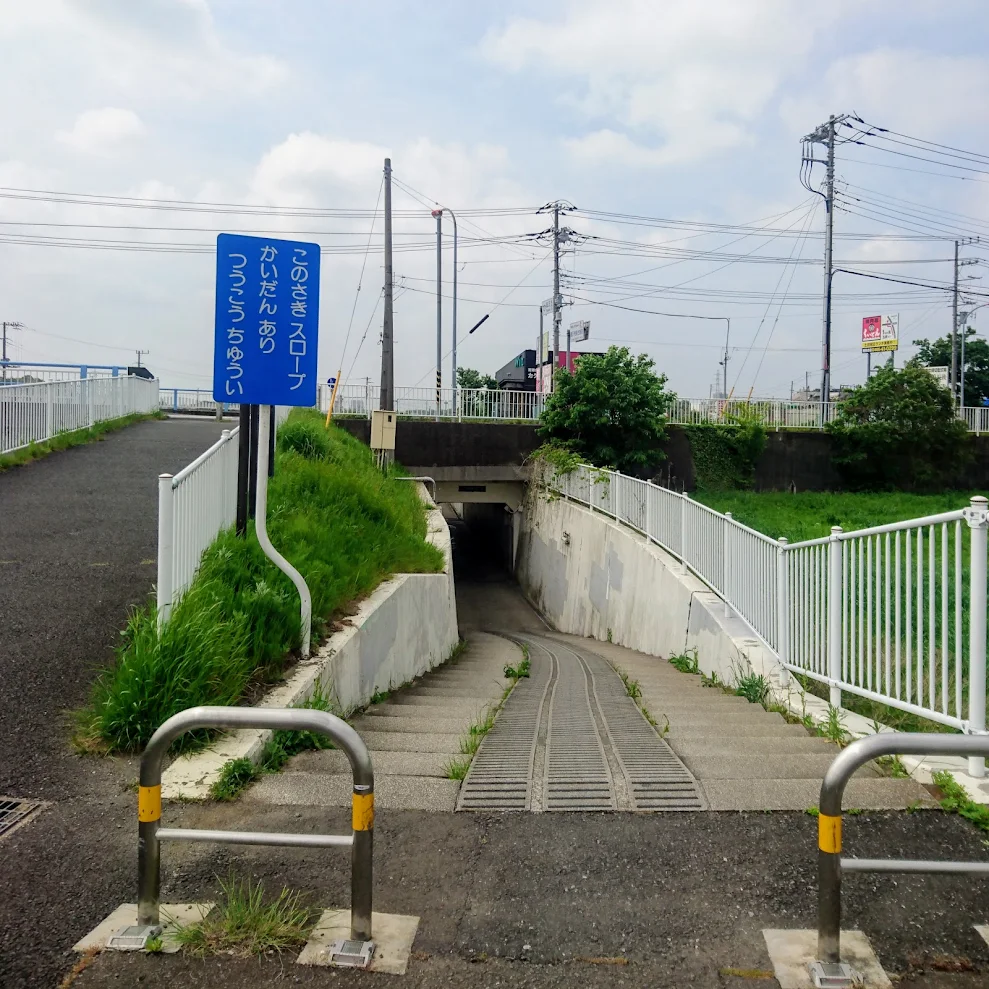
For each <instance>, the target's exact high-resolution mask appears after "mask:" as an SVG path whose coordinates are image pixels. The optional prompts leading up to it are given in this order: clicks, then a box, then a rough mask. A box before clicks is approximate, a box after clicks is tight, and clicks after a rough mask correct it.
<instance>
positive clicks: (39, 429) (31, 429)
mask: <svg viewBox="0 0 989 989" xmlns="http://www.w3.org/2000/svg"><path fill="white" fill-rule="evenodd" d="M157 409H158V382H157V381H149V380H148V379H146V378H137V377H118V378H110V377H107V378H76V379H75V380H74V381H44V382H36V383H33V384H28V385H23V384H19V385H2V384H0V454H2V453H12V452H13V451H15V450H19V449H21V448H22V447H26V446H30V444H32V443H43V442H44V441H45V440H50V439H53V438H54V437H55V436H56V435H58V434H59V433H64V432H71V431H72V430H75V429H85V428H87V427H89V426H92V425H94V424H95V423H97V422H102V421H104V420H107V419H118V418H120V417H121V416H126V415H131V414H133V413H137V412H144V413H148V412H155V411H157Z"/></svg>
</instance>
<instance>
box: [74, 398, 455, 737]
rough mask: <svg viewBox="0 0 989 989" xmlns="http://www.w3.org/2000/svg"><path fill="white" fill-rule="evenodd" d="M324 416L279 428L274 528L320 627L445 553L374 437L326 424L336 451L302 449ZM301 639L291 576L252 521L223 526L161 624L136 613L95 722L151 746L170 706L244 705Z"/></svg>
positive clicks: (92, 714)
mask: <svg viewBox="0 0 989 989" xmlns="http://www.w3.org/2000/svg"><path fill="white" fill-rule="evenodd" d="M300 422H301V424H302V426H303V427H304V428H301V429H300V428H298V424H299V423H300ZM313 424H315V425H316V426H318V428H319V429H323V425H322V422H321V417H320V416H319V414H318V413H316V412H309V411H306V412H302V411H299V412H296V413H293V415H292V417H291V418H290V419H289V421H288V423H286V424H285V425H283V427H282V429H281V430H280V435H279V452H278V456H277V464H276V471H275V476H274V477H273V478H272V480H271V484H270V493H269V513H268V531H269V533H270V535H271V540H272V542H273V543H274V545H275V546H277V547H278V549H279V550H280V551H281V552H282V553H283V555H284V556H285V557H286V558H287V559H288V560H289V561H290V562H291V563H292V564H293V565H294V566H296V567H297V568H298V569H299V571H300V572H301V573H302V575H303V576H304V577H305V578H306V581H307V582H308V584H309V588H310V590H311V592H312V598H313V625H314V635H315V636H318V635H319V634H320V632H321V630H322V628H324V627H325V623H326V622H327V621H329V620H330V619H331V618H332V617H333V615H334V614H335V613H337V612H338V611H340V610H341V609H343V608H345V607H346V606H347V605H348V604H350V603H351V602H353V601H356V600H358V599H360V598H362V597H365V596H366V595H367V594H369V593H370V592H371V591H373V590H374V588H375V587H377V586H378V584H379V583H381V581H382V580H385V579H387V578H388V577H390V576H391V575H392V574H395V573H426V572H435V571H437V570H440V569H441V568H442V566H443V558H442V555H441V554H440V553H439V551H438V550H437V549H436V548H435V547H434V546H432V545H430V544H429V543H427V542H426V540H425V535H426V519H425V514H424V511H423V507H422V504H421V502H420V501H419V498H418V496H417V494H416V491H415V489H414V487H413V486H412V485H409V484H397V483H395V481H394V480H392V478H391V476H388V475H384V474H382V473H381V472H380V471H379V470H378V469H377V468H376V467H375V464H374V460H373V457H372V455H371V452H370V450H368V449H367V447H365V446H363V444H361V443H359V442H358V441H357V440H355V439H354V438H353V437H351V436H349V435H348V434H346V433H344V432H343V431H341V430H338V429H336V428H333V429H331V430H329V431H324V435H325V437H326V443H327V452H326V454H325V456H324V455H318V456H317V458H316V459H310V458H309V457H307V456H305V455H304V454H303V453H301V452H300V447H305V448H306V449H309V450H310V451H312V450H316V447H317V445H318V441H314V442H312V443H309V442H308V440H306V439H305V437H306V436H311V434H312V426H313ZM286 433H287V435H288V436H289V437H291V438H290V439H286V438H285V437H286ZM299 642H300V628H299V601H298V595H297V592H296V591H295V588H294V587H293V586H292V583H291V581H289V579H288V578H287V577H286V576H285V575H284V574H282V573H281V571H280V570H278V569H277V568H276V567H275V566H274V564H272V563H271V562H270V561H268V559H267V558H266V557H265V555H264V553H263V552H262V550H261V548H260V546H259V545H258V542H257V539H256V537H255V535H254V532H253V527H250V528H249V532H248V538H246V539H239V538H237V537H236V535H235V534H234V533H233V532H232V531H227V532H223V533H221V534H220V535H219V536H218V537H217V539H216V541H215V542H214V543H213V545H212V546H211V547H210V549H209V550H208V551H207V552H206V554H205V555H204V558H203V561H202V564H201V566H200V569H199V573H198V574H197V576H196V579H195V580H194V581H193V583H192V585H191V586H190V588H189V589H188V590H187V591H186V593H185V595H184V596H183V597H182V599H181V600H180V601H179V602H178V604H177V605H176V607H175V608H174V609H173V611H172V615H171V617H170V619H169V621H168V622H167V623H166V624H165V626H164V627H163V628H162V629H161V630H159V628H158V625H157V616H156V613H155V609H154V606H153V604H148V605H145V606H143V607H141V608H138V609H137V610H136V611H135V612H134V613H133V614H132V615H131V618H130V620H129V622H128V624H127V628H126V629H125V631H124V633H123V637H122V641H121V644H120V646H119V648H118V650H117V656H116V661H115V663H114V664H113V666H112V667H111V668H110V669H108V670H107V671H106V672H105V673H104V674H103V675H102V676H101V677H100V678H99V680H98V681H97V683H96V685H95V688H94V693H93V700H92V705H91V708H90V710H89V712H88V714H87V717H86V718H85V725H84V733H85V734H86V735H88V736H89V737H95V738H98V739H101V740H102V741H103V743H104V744H106V745H107V746H109V747H110V748H112V749H117V750H124V751H134V750H137V749H140V748H141V747H142V746H143V745H144V744H145V743H146V742H147V740H148V739H149V738H150V737H151V734H152V733H153V732H154V730H155V729H156V728H157V727H158V725H160V724H161V723H162V722H163V721H165V720H166V719H167V718H168V717H170V716H171V715H173V714H176V713H177V712H179V711H182V710H185V709H186V708H188V707H192V706H195V705H197V704H221V705H230V704H236V703H238V702H239V701H240V700H241V699H242V698H243V697H244V696H245V694H247V692H248V691H249V690H250V689H251V688H252V686H253V685H255V684H257V683H264V682H269V681H272V680H274V679H276V678H277V677H278V676H279V675H280V674H281V671H282V669H283V667H284V663H285V660H286V658H287V656H288V654H289V653H290V652H291V651H292V650H293V649H296V648H298V646H299ZM197 737H200V738H201V736H183V738H182V739H180V740H179V742H178V743H177V744H178V746H179V747H182V746H188V745H189V744H190V742H191V741H195V739H196V738H197Z"/></svg>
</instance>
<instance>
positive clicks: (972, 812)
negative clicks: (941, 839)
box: [932, 769, 989, 832]
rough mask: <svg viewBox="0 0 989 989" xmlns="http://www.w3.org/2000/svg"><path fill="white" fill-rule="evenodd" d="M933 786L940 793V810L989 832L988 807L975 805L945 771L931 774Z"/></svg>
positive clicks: (953, 778)
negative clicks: (958, 816) (962, 818)
mask: <svg viewBox="0 0 989 989" xmlns="http://www.w3.org/2000/svg"><path fill="white" fill-rule="evenodd" d="M932 779H933V780H934V785H935V786H936V787H937V788H938V789H939V790H940V791H941V794H942V796H941V808H942V809H943V810H946V811H947V812H948V813H949V814H958V815H960V816H961V817H964V818H965V820H966V821H971V822H972V823H973V824H974V825H975V826H976V827H977V828H979V829H980V830H982V831H986V832H989V807H986V806H985V805H984V804H977V803H976V802H975V801H974V800H973V799H972V798H971V797H970V796H969V795H968V791H967V790H966V789H965V787H963V786H962V785H961V783H959V782H958V781H957V780H956V779H955V777H954V776H952V774H951V773H949V772H948V771H947V770H946V769H941V770H938V771H937V772H936V773H933V774H932Z"/></svg>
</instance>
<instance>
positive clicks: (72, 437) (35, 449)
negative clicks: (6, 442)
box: [0, 412, 165, 471]
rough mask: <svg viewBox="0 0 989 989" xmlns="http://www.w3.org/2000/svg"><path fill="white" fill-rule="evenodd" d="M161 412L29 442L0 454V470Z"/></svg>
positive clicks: (160, 416)
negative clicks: (40, 441)
mask: <svg viewBox="0 0 989 989" xmlns="http://www.w3.org/2000/svg"><path fill="white" fill-rule="evenodd" d="M164 418H165V415H164V413H161V412H151V413H149V414H147V415H145V414H143V413H140V412H136V413H134V414H133V415H127V416H121V417H120V418H119V419H105V420H104V421H103V422H97V423H94V424H93V425H92V426H88V427H87V428H85V429H73V430H71V431H66V432H62V433H56V434H55V435H54V436H53V437H52V438H51V439H50V440H45V441H44V442H42V443H29V444H28V445H27V446H25V447H21V449H20V450H15V451H14V452H13V453H5V454H3V455H2V456H0V471H4V470H7V469H8V468H10V467H19V466H21V464H29V463H31V461H33V460H40V459H41V458H42V457H47V456H48V454H50V453H57V452H58V451H60V450H69V449H71V448H72V447H74V446H82V445H83V444H85V443H93V442H98V441H100V440H102V439H103V437H104V436H105V435H106V434H107V433H113V432H116V430H118V429H123V428H124V427H125V426H133V425H134V423H135V422H144V421H145V420H147V419H164Z"/></svg>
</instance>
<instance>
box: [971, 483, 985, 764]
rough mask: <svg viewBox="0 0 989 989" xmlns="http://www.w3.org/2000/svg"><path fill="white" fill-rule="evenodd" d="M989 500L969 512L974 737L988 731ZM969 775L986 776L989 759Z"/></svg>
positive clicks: (975, 502)
mask: <svg viewBox="0 0 989 989" xmlns="http://www.w3.org/2000/svg"><path fill="white" fill-rule="evenodd" d="M987 508H989V501H987V500H986V499H985V498H983V497H982V496H981V495H976V496H975V497H974V498H973V499H972V505H971V508H970V509H969V510H968V513H967V516H966V517H967V521H968V524H969V528H970V529H971V537H972V546H971V554H972V559H971V569H970V573H969V581H970V586H969V609H970V611H969V622H970V627H969V641H968V655H969V659H968V729H969V731H970V732H972V734H984V733H985V730H986V541H987V539H986V537H987V528H986V511H987ZM968 775H969V776H975V777H977V778H981V777H984V776H985V775H986V760H985V758H983V757H982V756H969V759H968Z"/></svg>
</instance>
